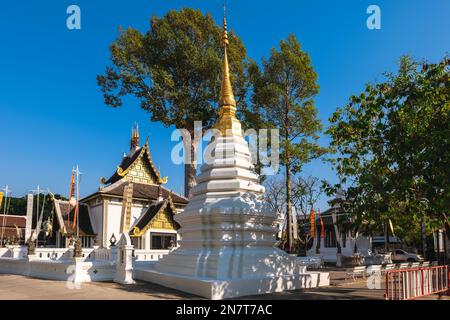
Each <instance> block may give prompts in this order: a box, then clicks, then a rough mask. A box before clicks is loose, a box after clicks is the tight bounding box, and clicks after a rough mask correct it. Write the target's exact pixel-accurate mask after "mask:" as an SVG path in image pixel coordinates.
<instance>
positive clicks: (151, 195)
mask: <svg viewBox="0 0 450 320" xmlns="http://www.w3.org/2000/svg"><path fill="white" fill-rule="evenodd" d="M126 183H127V182H126V181H124V182H123V183H120V182H119V183H117V185H116V186H114V185H111V186H109V187H106V188H104V189H102V190H100V191H98V192H97V193H95V194H93V195H96V194H107V195H113V196H119V197H122V196H123V190H124V188H125V185H126ZM161 193H162V197H163V198H164V199H166V198H168V197H169V195H170V196H171V198H172V201H173V202H174V203H175V204H178V205H182V206H184V205H186V204H187V203H188V199H186V198H185V197H183V196H181V195H179V194H177V193H175V192H171V191H169V190H167V189H166V188H164V187H161ZM93 195H90V196H88V197H86V198H84V199H83V201H86V199H88V198H91V197H92V196H93ZM158 197H159V185H157V184H144V183H137V182H133V198H138V199H147V200H153V201H155V200H157V199H158Z"/></svg>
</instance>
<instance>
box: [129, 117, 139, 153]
mask: <svg viewBox="0 0 450 320" xmlns="http://www.w3.org/2000/svg"><path fill="white" fill-rule="evenodd" d="M139 145H140V142H139V127H138V124H137V123H135V124H134V126H133V127H132V129H131V140H130V150H135V149H137V148H139Z"/></svg>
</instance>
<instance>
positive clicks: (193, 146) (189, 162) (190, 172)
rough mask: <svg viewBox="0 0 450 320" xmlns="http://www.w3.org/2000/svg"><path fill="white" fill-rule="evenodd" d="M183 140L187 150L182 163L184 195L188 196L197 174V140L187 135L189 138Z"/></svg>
mask: <svg viewBox="0 0 450 320" xmlns="http://www.w3.org/2000/svg"><path fill="white" fill-rule="evenodd" d="M183 142H184V150H185V152H189V154H188V155H187V156H186V157H185V163H184V196H185V197H186V198H190V197H191V195H190V191H191V188H192V187H194V186H195V185H196V182H195V177H196V175H197V150H198V143H199V141H196V139H191V137H189V139H183Z"/></svg>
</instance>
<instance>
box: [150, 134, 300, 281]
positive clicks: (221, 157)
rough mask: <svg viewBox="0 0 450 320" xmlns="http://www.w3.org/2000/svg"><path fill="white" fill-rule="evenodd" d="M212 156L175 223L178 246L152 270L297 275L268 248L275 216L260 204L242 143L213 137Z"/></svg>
mask: <svg viewBox="0 0 450 320" xmlns="http://www.w3.org/2000/svg"><path fill="white" fill-rule="evenodd" d="M215 143H216V146H215V149H214V156H215V157H214V160H213V161H212V162H211V163H209V164H205V165H203V166H202V168H201V173H200V174H199V175H198V176H197V178H196V181H197V185H196V186H195V187H194V188H193V189H192V191H191V194H192V198H191V200H190V201H189V204H188V205H187V207H186V208H185V210H184V211H183V212H182V213H181V214H179V215H177V216H176V217H175V220H176V221H177V222H178V223H179V224H180V225H181V230H180V232H181V234H182V240H181V242H180V247H179V248H178V249H177V250H175V251H173V252H172V253H171V254H170V255H168V256H165V257H164V258H163V259H162V260H161V261H160V262H159V263H158V264H157V265H156V266H155V270H157V271H160V272H165V273H174V274H178V275H183V276H188V277H195V278H201V279H205V280H207V279H215V280H230V279H266V278H270V277H276V276H284V275H289V274H290V275H292V274H299V273H303V272H304V271H305V270H304V267H302V266H300V265H299V264H298V262H297V260H296V259H295V257H291V256H290V255H288V254H286V253H285V252H283V251H281V250H279V249H277V248H274V245H275V244H276V242H277V241H276V239H275V234H276V233H277V229H276V227H275V223H276V220H277V216H276V214H275V213H274V212H271V211H270V210H268V208H267V207H266V206H264V201H263V195H264V187H263V186H262V185H261V184H260V183H259V179H258V175H257V174H255V173H254V172H253V165H252V163H251V155H250V151H249V148H248V144H247V142H246V141H245V140H244V139H243V138H242V137H241V136H232V137H219V138H218V139H217V141H216V142H215Z"/></svg>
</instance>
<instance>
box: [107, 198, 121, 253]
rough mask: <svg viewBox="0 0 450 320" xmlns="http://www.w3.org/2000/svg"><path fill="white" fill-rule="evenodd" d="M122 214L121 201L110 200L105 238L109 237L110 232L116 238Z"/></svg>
mask: <svg viewBox="0 0 450 320" xmlns="http://www.w3.org/2000/svg"><path fill="white" fill-rule="evenodd" d="M121 214H122V203H120V202H112V201H111V202H110V203H109V206H108V221H107V230H106V239H107V240H108V246H109V239H110V238H111V236H112V234H113V233H114V236H115V237H116V239H118V237H119V234H120V217H121Z"/></svg>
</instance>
